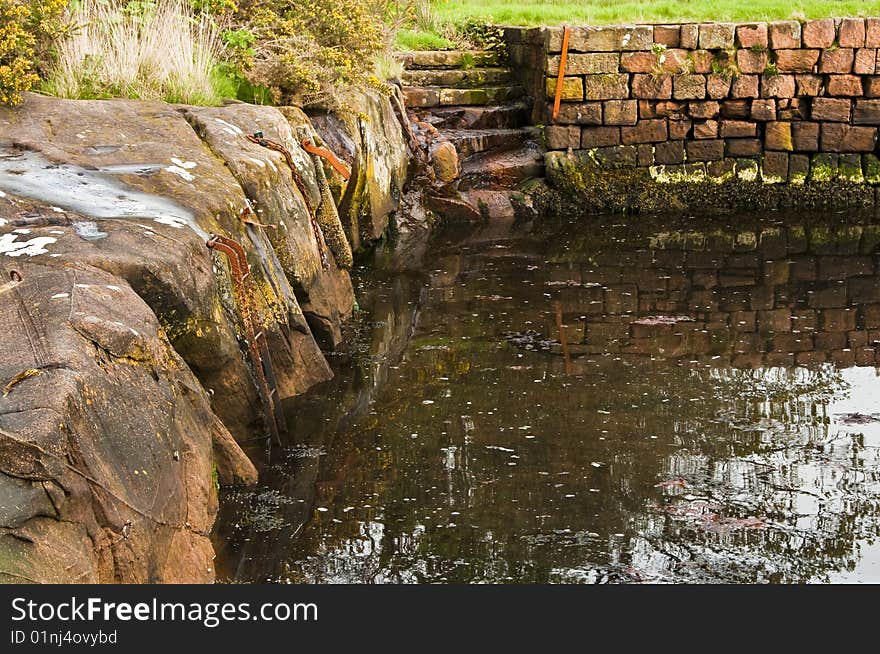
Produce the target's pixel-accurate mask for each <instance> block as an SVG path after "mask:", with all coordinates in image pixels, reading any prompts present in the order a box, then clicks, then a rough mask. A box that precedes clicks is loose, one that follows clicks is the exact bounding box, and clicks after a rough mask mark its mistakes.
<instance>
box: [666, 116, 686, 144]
mask: <svg viewBox="0 0 880 654" xmlns="http://www.w3.org/2000/svg"><path fill="white" fill-rule="evenodd" d="M691 125H692V122H691V121H690V120H689V119H687V118H678V117H671V118H670V119H669V138H670V139H686V138H687V136H688V134H689V133H690V131H691Z"/></svg>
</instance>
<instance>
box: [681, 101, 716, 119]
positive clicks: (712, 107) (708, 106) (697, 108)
mask: <svg viewBox="0 0 880 654" xmlns="http://www.w3.org/2000/svg"><path fill="white" fill-rule="evenodd" d="M687 107H688V115H689V116H690V117H691V118H702V119H706V118H717V117H718V114H719V112H720V110H721V108H720V105H719V104H718V102H716V101H715V100H697V101H692V102H688V104H687Z"/></svg>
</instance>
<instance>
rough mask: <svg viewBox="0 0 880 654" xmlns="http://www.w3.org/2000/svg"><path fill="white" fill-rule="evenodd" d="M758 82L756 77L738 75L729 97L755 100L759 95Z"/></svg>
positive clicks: (758, 78)
mask: <svg viewBox="0 0 880 654" xmlns="http://www.w3.org/2000/svg"><path fill="white" fill-rule="evenodd" d="M759 80H760V77H758V76H757V75H740V76H738V77H736V78H734V80H733V84H732V86H731V89H730V95H731V97H734V98H757V97H758V95H759V92H758V89H759Z"/></svg>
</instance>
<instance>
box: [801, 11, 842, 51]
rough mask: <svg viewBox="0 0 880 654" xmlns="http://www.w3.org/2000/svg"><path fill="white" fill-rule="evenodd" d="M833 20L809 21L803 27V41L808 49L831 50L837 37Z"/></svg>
mask: <svg viewBox="0 0 880 654" xmlns="http://www.w3.org/2000/svg"><path fill="white" fill-rule="evenodd" d="M836 32H837V30H835V29H834V19H833V18H823V19H821V20H808V21H807V22H806V23H804V27H803V41H804V47H806V48H830V47H831V46H832V45H834V39H835V38H836V37H837V33H836Z"/></svg>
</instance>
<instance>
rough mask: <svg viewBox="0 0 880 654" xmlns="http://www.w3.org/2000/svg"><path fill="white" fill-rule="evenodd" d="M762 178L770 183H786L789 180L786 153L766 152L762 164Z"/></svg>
mask: <svg viewBox="0 0 880 654" xmlns="http://www.w3.org/2000/svg"><path fill="white" fill-rule="evenodd" d="M761 177H762V179H763V180H764V181H765V182H768V183H771V184H773V183H779V182H784V181H786V180H787V179H788V154H786V153H785V152H766V153H764V158H763V160H762V162H761Z"/></svg>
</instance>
